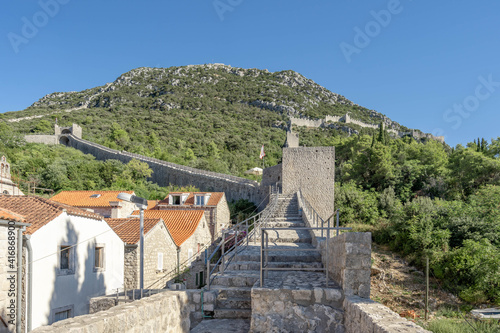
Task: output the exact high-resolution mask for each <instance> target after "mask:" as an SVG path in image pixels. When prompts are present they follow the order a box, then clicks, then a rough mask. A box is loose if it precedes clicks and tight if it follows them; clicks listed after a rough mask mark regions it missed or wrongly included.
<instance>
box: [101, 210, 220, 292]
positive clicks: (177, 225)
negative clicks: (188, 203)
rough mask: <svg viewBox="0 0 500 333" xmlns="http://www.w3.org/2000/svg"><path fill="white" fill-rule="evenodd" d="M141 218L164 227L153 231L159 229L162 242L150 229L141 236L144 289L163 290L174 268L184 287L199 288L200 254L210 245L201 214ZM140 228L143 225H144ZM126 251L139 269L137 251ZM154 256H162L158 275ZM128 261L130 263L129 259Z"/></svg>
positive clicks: (151, 214) (168, 212)
mask: <svg viewBox="0 0 500 333" xmlns="http://www.w3.org/2000/svg"><path fill="white" fill-rule="evenodd" d="M136 213H137V214H138V212H135V213H134V214H136ZM144 219H145V220H147V219H155V220H157V221H158V220H160V219H161V220H162V221H163V223H164V225H165V230H162V229H161V228H158V227H157V229H160V230H161V234H163V235H164V237H163V239H162V238H161V237H160V236H159V234H160V232H159V231H158V230H153V231H154V232H153V233H152V234H151V236H150V237H148V238H147V237H146V236H144V243H145V244H144V287H145V288H147V287H149V286H151V287H155V288H164V287H166V286H167V285H169V284H170V283H171V282H173V281H174V280H175V278H176V277H177V269H178V267H179V270H180V273H183V272H185V274H182V276H181V277H180V279H181V280H183V279H185V281H183V282H184V283H185V284H186V286H187V287H188V288H197V287H200V286H201V285H202V284H203V281H204V278H203V277H204V276H205V275H204V274H205V272H204V263H203V262H201V254H202V251H203V249H204V247H205V246H208V245H210V244H211V235H210V230H209V227H208V223H207V220H206V218H205V214H204V211H203V210H146V211H144ZM108 221H109V220H108ZM108 223H109V222H108ZM144 225H145V226H146V223H145V224H144ZM145 228H146V227H145ZM134 230H136V234H137V236H136V237H137V241H136V243H135V244H137V243H138V242H139V229H138V228H137V229H134ZM145 232H146V230H145ZM145 235H146V234H145ZM165 236H166V237H165ZM148 239H151V241H150V242H151V247H150V246H149V245H148ZM134 240H135V238H134ZM148 249H151V250H149V251H150V252H149V253H150V255H148V256H147V255H146V254H147V253H148ZM160 250H161V251H162V252H161V251H160ZM155 251H156V252H155ZM130 252H133V253H129V254H128V255H130V256H135V257H136V258H137V259H136V260H137V267H139V259H138V258H139V251H138V248H137V247H136V249H135V251H134V250H132V251H130ZM158 253H162V256H163V260H164V262H163V267H162V272H159V269H158V266H156V265H158V264H159V260H158V258H159V257H160V256H159V255H158ZM130 261H134V260H133V259H130ZM137 269H139V268H137ZM157 271H158V272H157ZM137 272H138V271H137ZM136 274H137V282H136V283H135V285H137V286H138V285H139V279H138V277H139V275H138V273H136ZM134 275H135V274H134ZM147 276H148V277H147ZM148 281H151V283H150V284H148Z"/></svg>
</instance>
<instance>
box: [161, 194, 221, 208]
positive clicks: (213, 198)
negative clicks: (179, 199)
mask: <svg viewBox="0 0 500 333" xmlns="http://www.w3.org/2000/svg"><path fill="white" fill-rule="evenodd" d="M186 193H188V192H170V193H169V195H168V196H167V197H166V198H165V199H163V200H162V201H160V202H159V204H163V205H168V204H169V202H168V198H169V196H170V195H181V194H186ZM208 193H210V194H211V195H210V198H209V199H208V202H207V203H206V205H204V206H217V205H218V204H219V201H220V199H222V196H223V195H224V192H189V195H188V197H187V199H186V201H185V202H184V203H183V205H185V206H194V196H195V195H196V194H208Z"/></svg>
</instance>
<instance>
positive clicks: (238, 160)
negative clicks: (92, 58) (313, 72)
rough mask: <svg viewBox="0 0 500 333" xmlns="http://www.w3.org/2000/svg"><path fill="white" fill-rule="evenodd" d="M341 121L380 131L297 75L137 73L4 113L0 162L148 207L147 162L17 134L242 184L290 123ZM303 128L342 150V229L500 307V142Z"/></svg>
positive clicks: (42, 179)
mask: <svg viewBox="0 0 500 333" xmlns="http://www.w3.org/2000/svg"><path fill="white" fill-rule="evenodd" d="M75 108H76V109H75ZM65 110H73V111H71V112H66V111H65ZM346 111H349V112H350V113H351V115H352V117H353V118H357V119H360V120H363V121H365V122H371V123H374V124H378V123H380V121H381V120H382V119H383V115H381V114H379V113H377V112H375V111H370V110H367V109H365V108H362V107H360V106H358V105H356V104H354V103H352V102H350V101H348V100H347V99H345V98H344V97H342V96H340V95H337V94H334V93H332V92H330V91H328V90H326V89H325V88H323V87H321V86H319V85H317V84H316V83H314V82H313V81H311V80H309V79H306V78H304V77H303V76H301V75H300V74H297V73H295V72H293V71H284V72H277V73H269V72H267V71H265V70H256V69H240V68H232V67H229V66H215V65H205V66H188V67H172V68H167V69H163V68H160V69H151V68H139V69H136V70H133V71H130V72H128V73H125V74H123V75H122V76H120V77H119V78H118V79H117V80H115V81H114V82H113V83H111V84H107V85H105V86H103V87H97V88H93V89H89V90H86V91H82V92H73V93H54V94H51V95H48V96H46V97H44V98H42V99H41V100H40V101H38V102H36V103H34V104H33V105H32V106H31V107H30V108H28V109H26V110H23V111H20V112H11V113H7V114H3V115H1V118H0V153H1V154H6V155H7V156H8V158H9V160H10V161H11V163H12V170H14V172H15V173H16V174H17V173H18V176H19V179H20V180H22V181H24V182H26V181H30V182H31V183H32V184H35V183H36V184H37V186H38V187H43V188H50V189H53V190H55V191H59V190H63V189H64V190H71V189H84V190H85V189H88V190H91V189H134V190H136V191H137V193H139V194H140V195H142V196H145V197H148V198H150V199H153V198H161V197H162V196H164V194H165V193H166V192H167V191H168V189H164V188H159V187H158V186H156V185H155V184H151V183H149V182H147V181H146V178H147V176H148V173H149V172H150V169H149V168H148V167H147V165H144V164H143V163H140V162H138V161H132V162H130V163H129V164H127V165H123V164H121V163H120V162H118V161H106V162H102V161H96V160H95V159H94V158H93V157H91V156H86V155H83V154H82V153H80V152H77V151H75V150H72V149H70V148H66V147H62V146H56V147H48V146H42V145H35V144H26V143H24V142H23V140H22V135H21V134H23V133H47V134H53V123H54V121H55V118H56V117H57V119H58V122H59V124H61V125H70V124H71V123H73V122H74V123H78V124H81V125H82V126H83V130H84V138H85V139H88V140H90V141H94V142H97V143H100V144H103V145H106V146H109V147H111V148H117V149H125V150H127V151H131V152H136V153H140V154H144V155H148V156H154V157H156V158H160V159H164V160H167V161H170V162H174V163H180V164H186V165H190V166H193V167H197V168H201V169H208V170H212V171H216V172H222V173H228V174H233V175H238V176H243V172H244V171H245V170H247V169H250V168H251V167H255V166H260V165H262V164H261V163H262V162H261V160H259V158H258V156H259V151H260V147H261V145H262V144H264V145H265V149H266V155H267V156H266V166H271V165H275V164H277V163H279V161H280V159H281V146H282V145H283V143H284V141H285V136H286V134H285V128H286V127H287V120H288V117H289V116H291V115H295V116H300V115H304V116H308V117H311V118H315V117H323V116H324V115H327V114H329V115H342V114H344V113H345V112H346ZM41 115H43V117H41V118H33V119H25V120H21V121H19V122H8V120H9V119H15V118H21V117H33V116H41ZM2 119H3V121H1V120H2ZM346 125H348V124H346ZM353 126H355V125H353ZM394 126H400V125H398V124H395V125H394ZM400 128H402V129H404V128H403V127H402V126H400ZM295 130H297V131H298V132H299V133H300V144H301V145H305V146H335V147H336V181H337V184H336V205H337V207H338V208H340V210H341V221H342V223H343V224H347V225H351V226H354V227H355V228H356V229H357V230H369V231H372V232H373V233H374V240H375V241H376V242H378V243H380V244H386V245H389V246H390V247H391V248H392V249H393V250H395V251H398V252H400V253H401V254H403V255H405V256H406V257H407V258H408V260H409V261H410V262H411V263H412V264H414V265H417V266H420V267H421V266H422V264H423V260H424V258H425V257H426V256H429V258H430V262H431V272H432V274H433V275H435V276H436V277H437V278H439V279H440V280H441V281H442V282H443V285H444V286H445V287H446V288H447V289H448V290H451V291H453V292H455V293H456V294H457V295H459V296H460V297H461V298H462V299H463V300H465V301H467V302H471V303H485V302H489V303H493V304H500V205H499V203H500V160H499V153H500V139H496V140H492V141H491V142H486V141H485V140H484V139H478V140H477V141H476V142H474V143H470V144H468V145H467V147H462V146H457V147H455V148H450V147H448V146H447V145H445V144H442V143H439V142H437V141H432V140H430V141H427V140H424V141H416V140H414V139H413V138H410V137H406V138H392V137H390V136H389V135H388V134H387V132H384V131H383V130H381V131H376V130H369V129H363V130H361V129H359V133H360V135H352V136H348V134H347V133H346V132H345V131H341V130H336V129H331V128H330V129H306V128H301V127H298V128H296V129H295ZM26 184H27V183H22V185H23V186H26Z"/></svg>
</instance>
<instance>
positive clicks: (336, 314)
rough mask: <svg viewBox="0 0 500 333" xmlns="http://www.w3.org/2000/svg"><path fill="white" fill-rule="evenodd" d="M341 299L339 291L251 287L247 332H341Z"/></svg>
mask: <svg viewBox="0 0 500 333" xmlns="http://www.w3.org/2000/svg"><path fill="white" fill-rule="evenodd" d="M343 299H344V296H343V294H342V291H341V290H340V289H331V288H328V289H327V288H314V289H295V290H293V289H292V290H291V289H277V288H260V287H255V286H254V287H253V288H252V323H251V331H252V332H339V333H340V332H342V333H343V332H344V325H343V322H344V311H343V310H342V301H343ZM359 332H361V331H359Z"/></svg>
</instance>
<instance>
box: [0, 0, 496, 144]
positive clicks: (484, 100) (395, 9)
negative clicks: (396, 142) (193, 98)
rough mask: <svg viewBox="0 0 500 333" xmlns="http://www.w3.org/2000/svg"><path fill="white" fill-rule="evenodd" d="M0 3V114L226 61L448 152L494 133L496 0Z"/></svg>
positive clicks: (65, 0) (63, 0) (59, 0)
mask: <svg viewBox="0 0 500 333" xmlns="http://www.w3.org/2000/svg"><path fill="white" fill-rule="evenodd" d="M54 4H57V6H55V5H54ZM2 6H3V7H2V19H1V20H0V75H1V80H0V112H5V111H15V110H21V109H24V108H26V107H28V106H29V105H31V104H32V103H33V102H35V101H36V100H38V99H39V98H41V97H42V96H44V95H46V94H48V93H52V92H55V91H78V90H83V89H87V88H91V87H95V86H98V85H103V84H105V83H107V82H112V81H114V79H115V78H116V77H118V76H119V75H120V74H122V73H124V72H126V71H129V70H130V69H133V68H136V67H141V66H151V67H170V66H181V65H188V64H203V63H211V62H221V63H225V64H229V65H232V66H238V67H245V68H251V67H252V68H253V67H255V68H262V69H263V68H267V69H269V70H270V71H279V70H285V69H292V70H295V71H297V72H299V73H301V74H303V75H305V76H306V77H308V78H310V79H312V80H314V81H316V82H317V83H319V84H321V85H323V86H325V87H326V88H328V89H330V90H331V91H333V92H336V93H339V94H342V95H344V96H345V97H347V98H348V99H350V100H352V101H353V102H355V103H358V104H360V105H362V106H365V107H367V108H370V109H375V110H377V111H379V112H382V113H384V114H386V115H387V116H389V117H390V118H391V119H393V120H395V121H398V122H400V123H401V124H403V125H405V126H408V127H412V128H419V129H421V130H423V131H425V132H431V133H435V134H440V135H441V134H442V135H445V137H446V140H447V142H448V143H449V144H450V145H455V144H457V143H462V144H465V143H467V142H469V141H472V140H473V139H474V138H476V137H478V136H480V137H485V138H487V139H488V140H489V139H490V138H492V137H493V138H496V137H497V136H500V128H499V122H498V120H500V116H499V115H498V112H499V111H500V37H499V34H498V33H499V31H500V2H498V1H495V0H485V1H480V2H472V1H462V0H456V1H453V2H452V1H446V2H444V1H440V2H437V1H411V0H400V1H395V0H391V1H368V0H364V1H331V0H311V1H304V0H271V1H269V0H267V1H264V0H215V1H214V0H203V1H202V0H191V1H165V0H161V1H159V0H158V1H157V0H149V1H141V2H139V1H130V0H121V1H113V0H107V1H96V0H87V1H76V0H41V1H40V2H38V1H26V0H25V1H6V2H5V3H3V4H2ZM373 13H375V14H373ZM377 13H378V14H377ZM376 16H378V21H377V19H376V18H375V17H376ZM30 27H31V29H30ZM33 27H34V28H35V29H36V30H34V29H33ZM360 31H361V33H360ZM497 82H498V83H497ZM454 105H455V106H454Z"/></svg>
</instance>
